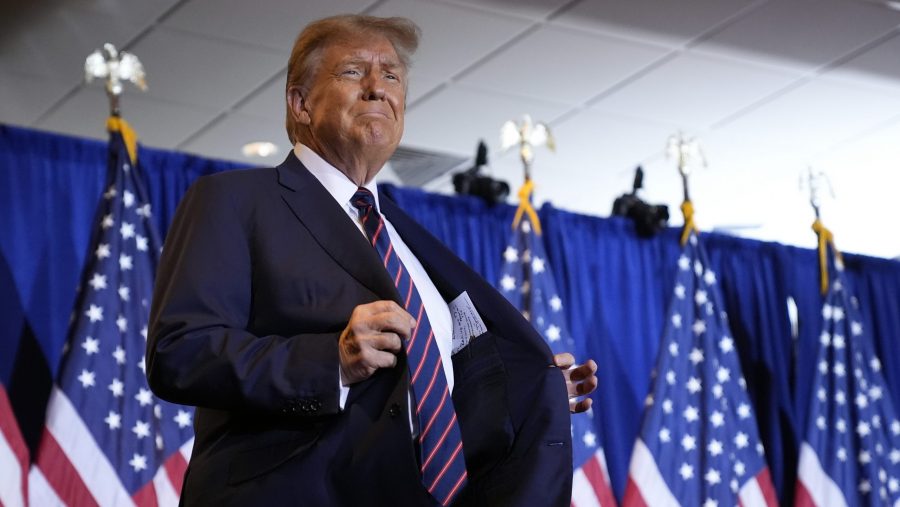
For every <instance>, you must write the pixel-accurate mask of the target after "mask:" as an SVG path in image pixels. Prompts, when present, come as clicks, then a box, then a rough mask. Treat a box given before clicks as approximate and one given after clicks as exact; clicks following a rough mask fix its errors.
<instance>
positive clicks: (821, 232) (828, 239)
mask: <svg viewBox="0 0 900 507" xmlns="http://www.w3.org/2000/svg"><path fill="white" fill-rule="evenodd" d="M823 179H824V181H825V182H826V183H828V187H829V189H831V183H830V182H829V181H828V175H826V174H825V173H824V172H819V173H813V170H812V167H809V168H808V176H807V181H808V183H809V205H810V206H812V209H813V213H815V216H816V219H815V221H813V223H812V230H813V232H815V233H816V236H817V237H818V239H819V244H818V252H819V291H820V292H821V293H822V294H823V295H824V294H826V293H827V292H828V285H829V282H828V247H829V246H830V247H831V250H832V251H833V252H834V255H835V258H836V259H837V260H838V261H839V262H840V261H842V260H843V259H842V257H841V252H840V251H838V249H837V247H836V246H835V244H834V234H832V232H831V231H830V230H829V229H828V228H827V227H825V224H824V223H822V217H821V215H820V208H821V202H820V200H819V198H820V190H821V188H820V182H821V181H822V180H823ZM831 193H832V195H834V190H833V189H832V192H831Z"/></svg>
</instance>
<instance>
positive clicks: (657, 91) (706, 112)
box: [592, 53, 800, 131]
mask: <svg viewBox="0 0 900 507" xmlns="http://www.w3.org/2000/svg"><path fill="white" fill-rule="evenodd" d="M798 77H800V74H791V73H789V72H786V71H785V72H782V71H777V70H771V69H769V68H764V67H759V66H756V65H752V64H748V63H741V62H736V61H734V60H727V59H724V58H719V57H710V56H703V55H695V54H691V53H683V54H681V55H679V56H678V57H676V58H674V59H672V60H669V61H667V62H665V63H663V64H662V65H660V66H659V67H656V68H654V69H653V70H651V71H649V72H648V73H646V74H644V75H642V76H641V77H639V78H637V79H635V80H634V81H632V82H631V83H629V84H628V86H625V87H623V88H621V89H618V90H616V91H614V92H613V93H612V94H610V95H609V96H606V97H604V98H603V99H601V100H600V101H598V102H595V103H594V104H592V107H594V108H596V109H600V110H603V111H609V112H613V113H618V114H624V115H630V116H636V117H640V118H648V119H654V120H656V121H664V122H669V123H672V124H675V125H679V126H681V127H682V128H684V129H689V130H694V131H698V130H702V129H705V128H707V127H709V126H710V125H712V124H713V123H715V122H716V121H718V120H721V119H723V118H725V117H726V116H728V115H729V114H732V113H735V112H736V111H738V110H740V109H742V108H744V107H746V106H748V105H750V104H752V103H753V102H755V101H758V100H760V99H762V98H764V97H766V96H767V95H769V94H771V93H773V92H775V91H776V90H779V89H781V88H783V87H784V86H786V85H787V84H789V83H790V82H792V81H794V80H796V79H797V78H798Z"/></svg>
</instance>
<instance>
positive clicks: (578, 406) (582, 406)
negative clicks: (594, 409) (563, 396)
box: [569, 398, 593, 414]
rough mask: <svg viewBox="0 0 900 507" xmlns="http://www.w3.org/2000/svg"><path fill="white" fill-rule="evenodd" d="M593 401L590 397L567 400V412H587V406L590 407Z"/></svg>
mask: <svg viewBox="0 0 900 507" xmlns="http://www.w3.org/2000/svg"><path fill="white" fill-rule="evenodd" d="M592 403H593V402H592V401H591V399H590V398H585V399H583V400H577V401H576V400H569V412H571V413H573V414H580V413H582V412H587V410H588V409H589V408H591V404H592Z"/></svg>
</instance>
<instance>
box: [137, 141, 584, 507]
mask: <svg viewBox="0 0 900 507" xmlns="http://www.w3.org/2000/svg"><path fill="white" fill-rule="evenodd" d="M380 202H381V211H382V213H383V214H384V215H385V216H387V217H388V219H389V220H390V221H391V223H392V224H393V225H394V227H395V228H396V229H397V231H398V232H399V233H400V235H401V237H402V238H403V240H404V242H406V243H407V245H408V246H409V247H410V249H411V250H412V251H413V252H414V253H415V255H416V257H417V258H418V259H419V260H420V261H421V263H422V265H423V266H424V267H425V269H426V271H427V272H428V274H429V276H430V277H431V279H432V280H433V281H434V283H435V285H436V286H437V288H438V290H439V291H440V292H441V295H442V296H443V297H444V298H445V299H446V300H447V301H450V300H452V299H453V298H455V297H456V296H457V295H459V294H460V293H461V292H462V291H467V292H468V294H469V296H470V298H471V299H472V301H473V302H474V304H475V306H476V308H477V309H478V311H479V313H480V315H481V317H482V319H483V320H484V322H485V325H486V327H487V328H488V330H489V331H488V332H487V333H485V334H483V335H481V336H479V337H477V338H475V339H474V340H473V341H472V342H471V343H470V344H469V345H468V346H467V347H466V348H465V349H463V350H462V351H460V352H459V353H457V354H456V355H454V356H453V368H454V375H455V379H456V380H455V386H454V390H453V401H454V405H455V407H456V412H457V416H458V420H459V424H460V430H461V432H462V436H463V447H464V455H465V459H466V464H467V469H468V471H469V482H468V484H467V486H466V487H465V488H464V490H463V491H462V492H461V494H460V496H459V497H458V500H457V501H456V502H455V505H491V506H493V505H538V506H555V505H559V506H563V505H569V498H570V492H571V477H572V451H571V437H570V429H569V428H570V427H569V412H568V408H567V407H568V403H567V397H566V389H565V383H564V379H563V377H562V375H561V373H560V372H559V370H558V369H556V368H552V367H550V365H551V364H552V362H553V359H552V354H551V352H550V350H549V348H548V347H547V346H546V345H545V344H544V342H543V340H542V339H541V337H540V336H539V335H538V334H537V333H536V332H535V331H534V329H533V328H532V327H531V325H530V324H528V322H526V321H525V320H524V319H523V318H522V316H521V315H520V314H519V312H518V311H517V310H516V309H515V308H513V307H512V306H510V305H509V304H508V303H507V301H506V300H505V299H504V298H503V296H501V295H500V294H499V293H497V292H496V291H495V290H494V289H493V288H492V287H491V286H490V285H489V284H487V283H486V282H485V281H484V280H483V279H482V278H481V277H479V276H478V275H477V274H476V273H475V272H473V271H472V270H471V269H470V268H469V267H468V266H466V265H465V263H463V262H462V261H461V260H460V259H458V258H457V257H456V256H455V255H453V254H452V253H451V252H450V251H449V250H448V249H447V248H445V247H444V246H443V245H442V244H441V243H440V242H439V241H438V240H436V239H435V238H434V237H432V236H431V235H430V234H428V233H427V232H426V231H425V230H424V229H423V228H422V227H421V226H419V225H418V224H416V223H415V222H414V221H413V220H411V219H410V218H409V217H408V216H407V215H406V214H404V213H403V212H402V211H401V210H400V209H398V208H397V206H396V205H395V204H394V203H392V202H391V201H390V200H389V199H387V198H382V199H381V200H380ZM383 299H392V300H395V301H397V302H398V303H399V302H400V298H399V295H398V293H397V290H396V288H395V287H394V284H393V282H392V280H391V279H390V277H389V276H388V274H387V272H386V271H385V269H384V267H383V265H382V263H381V259H380V258H379V256H378V254H377V252H376V251H375V249H373V248H372V246H371V245H370V244H368V242H367V241H366V240H365V238H364V237H363V235H362V234H360V232H359V230H358V229H357V227H356V225H355V224H353V222H352V220H350V219H349V218H348V217H347V214H346V212H345V211H344V210H342V209H341V207H340V205H338V204H337V203H336V202H335V201H334V198H332V197H331V195H330V194H329V193H328V192H327V190H325V188H324V187H323V186H322V185H321V184H320V183H319V182H318V180H316V179H315V177H313V176H312V174H310V173H309V171H307V170H306V168H305V167H303V165H302V164H301V163H300V162H299V161H298V160H297V159H296V158H295V157H294V155H293V154H290V155H289V156H288V158H287V160H285V162H284V163H282V164H281V165H280V166H278V167H276V168H273V169H252V170H245V171H231V172H227V173H221V174H216V175H213V176H207V177H203V178H200V179H199V180H198V181H197V182H196V183H195V184H194V185H193V186H192V187H191V188H190V189H189V190H188V192H187V194H186V195H185V197H184V199H183V200H182V202H181V204H180V205H179V209H178V211H177V213H176V216H175V219H174V221H173V224H172V227H171V229H170V232H169V235H168V238H167V240H166V245H165V248H164V251H163V255H162V260H161V263H160V267H159V272H158V275H157V281H156V287H155V291H154V297H153V306H152V311H151V324H150V333H149V337H148V343H147V377H148V379H149V382H150V386H151V388H152V389H153V390H154V392H155V393H156V394H157V395H158V396H159V397H161V398H163V399H166V400H169V401H172V402H175V403H181V404H185V405H195V406H197V411H196V415H195V420H194V429H195V432H196V440H195V443H194V450H193V455H192V458H191V462H190V466H189V468H188V472H187V475H186V478H185V483H184V490H183V493H182V501H183V502H184V503H185V504H188V505H207V504H208V505H223V504H229V505H313V506H329V505H335V506H338V505H348V506H350V505H353V506H356V505H396V506H418V505H422V506H428V505H434V502H433V501H432V500H431V498H430V497H429V496H428V495H427V493H426V492H425V490H424V488H423V487H422V485H421V482H420V479H419V472H418V466H417V459H416V452H417V451H416V448H415V444H414V442H413V439H412V438H411V436H410V428H409V415H408V405H407V396H408V393H409V378H408V370H407V367H406V358H405V356H404V355H403V354H402V353H401V354H400V356H399V358H398V365H397V366H396V367H394V368H390V369H381V370H378V371H377V372H376V373H375V374H374V375H373V376H372V377H370V378H369V379H367V380H365V381H363V382H360V383H358V384H356V385H354V386H353V387H352V388H351V389H350V393H349V396H348V400H347V403H346V406H345V407H344V409H343V410H340V408H339V401H338V400H339V388H338V385H339V378H338V371H339V370H338V365H339V359H338V337H339V336H340V334H341V331H342V330H343V329H344V327H345V326H346V324H347V321H348V320H349V317H350V314H351V312H352V311H353V309H354V308H355V307H356V306H357V305H360V304H364V303H369V302H372V301H376V300H383Z"/></svg>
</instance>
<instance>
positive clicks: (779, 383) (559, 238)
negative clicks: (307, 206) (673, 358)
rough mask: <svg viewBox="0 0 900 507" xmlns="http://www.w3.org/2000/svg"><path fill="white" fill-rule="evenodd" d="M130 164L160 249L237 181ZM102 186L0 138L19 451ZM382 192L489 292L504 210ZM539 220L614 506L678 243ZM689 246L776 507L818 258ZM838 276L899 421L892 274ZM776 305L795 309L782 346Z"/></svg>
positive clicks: (81, 164) (74, 155) (791, 471)
mask: <svg viewBox="0 0 900 507" xmlns="http://www.w3.org/2000/svg"><path fill="white" fill-rule="evenodd" d="M139 157H140V161H141V165H142V166H143V168H144V174H145V177H146V179H147V184H148V189H149V191H150V195H151V202H152V208H153V216H154V218H155V219H156V221H157V226H158V227H159V231H160V233H162V234H163V235H164V234H165V232H166V230H167V228H168V224H169V221H170V220H171V217H172V214H173V213H174V211H175V207H176V205H177V204H178V201H179V199H180V198H181V196H182V195H183V193H184V192H185V190H186V189H187V187H188V186H189V185H190V183H191V182H192V181H193V180H195V179H196V178H197V177H199V176H201V175H204V174H210V173H214V172H218V171H225V170H230V169H234V168H236V167H238V165H236V164H234V163H229V162H223V161H217V160H210V159H204V158H200V157H195V156H189V155H184V154H179V153H173V152H167V151H160V150H153V149H147V148H142V149H141V150H140V155H139ZM105 171H106V144H105V143H103V142H96V141H87V140H83V139H75V138H71V137H65V136H59V135H53V134H47V133H42V132H36V131H31V130H25V129H19V128H13V127H7V126H2V125H0V316H2V318H0V381H3V382H4V384H6V385H7V387H8V389H9V390H10V396H11V397H12V398H13V403H14V405H15V408H16V411H17V417H19V419H20V423H21V425H22V426H23V432H24V433H26V438H27V439H29V440H33V439H34V438H35V437H34V435H35V434H36V432H37V431H38V430H39V426H40V422H41V421H40V418H41V417H42V414H41V413H40V410H41V409H42V407H43V406H44V405H43V400H42V397H43V396H45V394H44V393H42V392H41V391H42V390H44V389H45V388H46V380H45V379H42V378H41V375H42V374H43V375H44V376H46V377H49V376H50V375H52V374H53V372H54V371H55V369H56V365H57V363H58V360H59V357H60V353H61V350H62V346H63V342H64V340H65V336H66V327H67V324H68V320H69V314H70V312H71V311H72V304H73V302H74V298H75V286H76V284H77V283H78V279H79V276H80V271H81V267H82V264H83V262H84V259H85V256H86V255H87V253H88V252H87V248H88V241H89V234H90V228H91V223H92V220H93V219H94V213H95V208H96V206H97V203H98V201H99V197H100V194H101V193H102V192H103V188H102V186H103V182H104V177H105ZM383 191H385V192H387V193H389V194H390V195H391V196H392V197H393V198H394V199H395V200H396V201H397V202H398V203H399V204H400V206H401V207H403V208H404V209H405V210H407V211H408V212H409V213H410V214H411V215H413V216H414V217H415V218H417V219H418V220H419V221H420V222H421V223H422V224H423V225H425V226H426V227H427V228H428V229H429V230H430V231H432V232H433V233H434V234H435V235H436V236H438V237H439V238H440V239H441V240H443V241H444V242H445V243H447V244H448V245H449V246H450V247H451V248H452V249H453V250H455V251H456V252H457V253H458V254H459V255H460V257H462V258H463V259H464V260H465V261H467V262H468V263H469V264H470V265H472V266H473V267H474V268H475V269H476V270H477V271H479V272H480V273H482V274H483V275H484V276H485V278H487V279H488V280H489V281H491V282H494V283H496V281H497V279H498V273H499V270H500V264H501V254H502V251H503V248H504V245H505V241H506V239H507V237H508V231H509V227H510V223H511V220H512V216H513V212H514V208H513V207H511V206H507V205H499V206H494V207H490V206H487V205H486V204H485V203H483V202H482V201H480V200H477V199H475V198H469V197H448V196H441V195H434V194H429V193H425V192H422V191H420V190H415V189H405V188H397V187H393V186H384V187H383ZM540 218H541V222H542V225H543V227H544V230H545V240H546V242H547V249H548V256H549V257H550V258H549V259H548V260H549V263H548V266H549V268H550V269H552V270H553V271H554V273H555V275H556V279H557V283H558V285H559V290H560V291H561V292H562V294H561V297H562V298H563V302H564V305H565V311H566V312H567V317H568V321H569V325H570V329H571V332H572V335H573V336H574V337H575V340H576V349H577V353H578V355H579V357H580V358H582V359H583V358H585V357H592V358H595V359H596V360H597V362H598V363H599V365H600V371H599V377H600V387H599V388H598V390H597V392H596V394H595V400H594V401H595V405H594V407H595V423H596V424H597V425H598V426H599V427H601V430H602V435H603V438H604V442H603V444H604V447H605V449H606V453H607V460H608V462H609V471H610V475H611V479H612V484H613V487H614V489H615V490H616V493H617V495H619V496H621V494H622V492H623V490H624V486H625V481H626V480H627V474H628V461H629V459H630V454H631V447H632V444H633V442H634V439H635V437H636V436H637V433H638V430H639V427H640V422H641V412H642V407H643V400H644V397H645V396H646V393H647V390H648V388H649V382H650V371H651V369H652V368H653V365H654V363H655V361H656V352H657V349H658V344H659V339H660V336H661V333H662V330H663V319H664V316H665V314H666V307H667V305H668V298H669V295H670V294H671V293H672V284H673V279H674V272H675V263H676V259H677V258H678V255H679V252H680V248H679V245H678V234H679V231H677V230H674V229H673V230H668V231H665V232H663V233H662V234H660V235H659V236H657V237H655V238H652V239H641V238H638V237H637V236H636V235H635V233H634V230H633V228H632V227H631V224H630V223H629V222H627V221H625V220H622V219H618V218H610V219H603V218H596V217H590V216H584V215H579V214H574V213H569V212H566V211H562V210H559V209H556V208H553V207H552V206H550V205H545V206H544V207H543V208H542V209H541V210H540ZM797 234H798V235H800V234H813V232H812V231H811V230H798V231H797ZM703 240H704V241H705V242H706V246H707V249H708V251H709V254H710V257H711V262H712V264H713V268H714V270H715V271H716V272H717V274H718V279H719V281H720V283H721V286H722V289H723V292H724V295H725V303H726V309H727V311H728V314H729V318H730V324H731V328H732V332H733V334H734V336H735V339H736V344H737V346H738V350H739V352H740V356H741V361H742V365H743V370H744V374H745V376H746V377H747V381H748V387H749V389H750V393H751V397H752V399H753V402H754V404H755V407H756V411H757V414H758V418H759V425H760V432H761V436H762V438H763V442H764V444H765V446H766V451H767V459H768V461H769V465H770V467H771V471H772V474H773V479H774V482H775V485H776V488H777V489H778V491H779V494H780V496H781V499H782V501H785V500H789V499H791V498H793V485H794V482H795V469H796V459H797V448H798V445H799V442H798V439H801V438H802V435H803V433H804V429H805V428H806V424H807V412H808V404H809V399H810V391H811V387H812V386H811V380H812V377H813V370H814V367H815V365H814V364H813V361H814V359H815V351H816V350H817V346H818V335H819V331H820V329H819V328H820V319H821V317H820V312H821V303H822V299H821V296H820V295H819V292H818V287H819V285H818V272H819V271H818V265H817V262H818V261H817V256H816V253H815V252H814V251H812V250H807V249H800V248H795V247H789V246H783V245H779V244H775V243H763V242H758V241H751V240H744V239H737V238H732V237H728V236H722V235H716V234H706V235H703ZM837 242H838V246H840V237H838V238H837ZM845 260H846V264H847V268H848V271H849V274H850V281H851V283H852V284H853V289H854V290H855V291H856V294H857V296H858V298H859V302H860V305H861V307H862V309H863V316H864V318H865V322H864V323H863V324H864V325H865V326H868V327H869V329H872V330H873V331H874V336H875V340H876V344H875V345H876V349H877V351H878V353H879V354H880V357H881V359H882V361H883V363H884V365H885V368H884V370H885V373H886V376H887V381H888V383H889V386H890V388H891V396H892V398H893V401H894V403H895V406H898V405H900V347H898V346H897V345H898V343H897V341H898V340H897V339H898V338H900V263H897V262H894V261H887V260H882V259H875V258H870V257H864V256H854V255H846V256H845ZM788 297H791V298H793V300H794V301H795V303H796V306H797V313H798V323H799V325H798V328H797V331H798V332H797V334H796V336H795V335H794V334H793V333H792V329H791V325H790V320H789V317H788V310H787V304H786V301H787V298H788ZM35 427H37V429H35Z"/></svg>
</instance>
